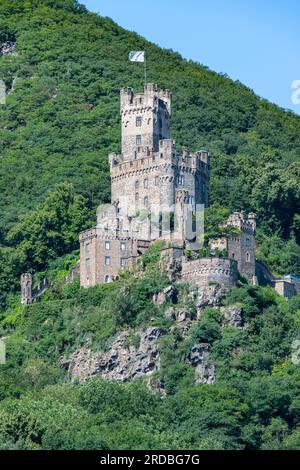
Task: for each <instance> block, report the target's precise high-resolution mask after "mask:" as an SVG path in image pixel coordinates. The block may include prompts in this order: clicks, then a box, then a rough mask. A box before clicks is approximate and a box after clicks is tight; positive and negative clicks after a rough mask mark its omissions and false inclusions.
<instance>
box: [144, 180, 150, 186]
mask: <svg viewBox="0 0 300 470" xmlns="http://www.w3.org/2000/svg"><path fill="white" fill-rule="evenodd" d="M148 186H149V181H148V178H145V179H144V188H148Z"/></svg>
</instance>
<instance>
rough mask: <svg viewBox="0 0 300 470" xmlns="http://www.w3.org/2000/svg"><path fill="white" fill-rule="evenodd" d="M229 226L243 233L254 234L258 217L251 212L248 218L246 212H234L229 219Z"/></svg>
mask: <svg viewBox="0 0 300 470" xmlns="http://www.w3.org/2000/svg"><path fill="white" fill-rule="evenodd" d="M227 225H232V226H234V227H236V228H238V229H239V230H240V231H241V232H247V233H249V234H254V233H255V230H256V215H255V214H254V213H253V212H250V213H249V215H248V217H247V216H246V213H245V212H244V211H241V212H233V214H231V215H230V216H229V218H228V221H227Z"/></svg>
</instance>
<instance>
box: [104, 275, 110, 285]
mask: <svg viewBox="0 0 300 470" xmlns="http://www.w3.org/2000/svg"><path fill="white" fill-rule="evenodd" d="M104 282H105V284H108V283H109V282H110V276H109V274H105V276H104Z"/></svg>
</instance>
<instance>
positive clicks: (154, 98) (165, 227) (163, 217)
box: [80, 84, 255, 287]
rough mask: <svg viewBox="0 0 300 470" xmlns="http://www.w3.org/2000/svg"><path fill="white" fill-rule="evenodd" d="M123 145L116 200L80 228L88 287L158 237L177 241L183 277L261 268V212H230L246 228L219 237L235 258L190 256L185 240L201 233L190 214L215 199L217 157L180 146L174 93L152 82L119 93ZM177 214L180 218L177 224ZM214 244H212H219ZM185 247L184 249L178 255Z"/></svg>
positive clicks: (114, 163) (200, 279)
mask: <svg viewBox="0 0 300 470" xmlns="http://www.w3.org/2000/svg"><path fill="white" fill-rule="evenodd" d="M120 111H121V133H122V137H121V142H122V153H121V154H120V155H116V154H111V155H109V163H110V176H111V203H112V204H111V206H110V207H108V208H104V209H103V210H100V211H99V213H98V217H97V226H96V227H94V228H92V229H89V230H86V231H85V232H82V233H81V234H80V284H81V286H82V287H89V286H94V285H96V284H101V283H107V282H110V281H112V280H114V279H117V278H118V275H119V272H120V270H121V269H122V268H124V267H126V266H133V265H134V264H135V263H136V261H137V258H138V256H140V255H141V254H142V253H144V252H145V251H146V250H147V249H148V248H149V246H150V244H151V243H152V242H153V241H155V240H157V239H165V240H168V241H169V245H170V246H173V247H175V246H176V247H177V249H176V256H177V258H181V271H182V279H183V280H185V281H187V282H189V281H191V282H193V283H196V284H201V285H205V284H207V283H209V282H218V281H220V283H222V284H224V285H226V286H228V287H232V286H233V285H235V284H236V281H237V274H238V270H239V271H240V272H241V273H243V274H244V275H245V276H246V277H247V278H248V279H249V281H250V282H252V281H253V279H254V276H255V252H254V245H255V242H254V236H255V215H254V214H249V217H248V218H247V217H246V215H245V214H244V213H235V214H233V215H232V216H231V218H230V219H229V220H228V224H232V225H234V226H235V227H237V228H238V230H239V235H236V236H235V237H228V238H226V239H220V240H218V241H217V244H219V247H222V248H224V249H226V251H227V252H228V259H222V258H200V259H196V260H195V259H194V260H190V261H189V260H187V259H185V258H184V256H183V253H184V248H185V247H186V246H187V245H188V244H189V243H191V242H193V241H195V233H194V232H193V230H191V225H192V223H191V220H192V218H193V214H195V212H196V209H197V207H203V208H204V207H207V206H208V196H209V178H210V157H209V154H208V152H207V151H199V152H196V153H190V152H189V149H188V148H187V147H184V148H183V149H182V151H181V152H180V153H178V152H177V151H176V146H175V142H174V141H173V140H172V139H170V117H171V111H172V93H171V92H170V91H169V90H164V91H162V90H159V88H158V87H157V85H154V84H146V85H145V87H144V92H143V93H137V94H134V93H133V90H132V89H131V88H128V89H122V90H121V93H120ZM172 222H173V225H172ZM212 248H213V247H212ZM178 250H179V255H178Z"/></svg>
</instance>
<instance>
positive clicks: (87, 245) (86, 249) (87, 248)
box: [85, 243, 91, 253]
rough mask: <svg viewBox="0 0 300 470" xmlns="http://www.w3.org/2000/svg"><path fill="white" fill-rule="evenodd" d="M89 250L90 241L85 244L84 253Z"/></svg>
mask: <svg viewBox="0 0 300 470" xmlns="http://www.w3.org/2000/svg"><path fill="white" fill-rule="evenodd" d="M90 251H91V244H90V243H86V245H85V252H86V253H89V252H90Z"/></svg>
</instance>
